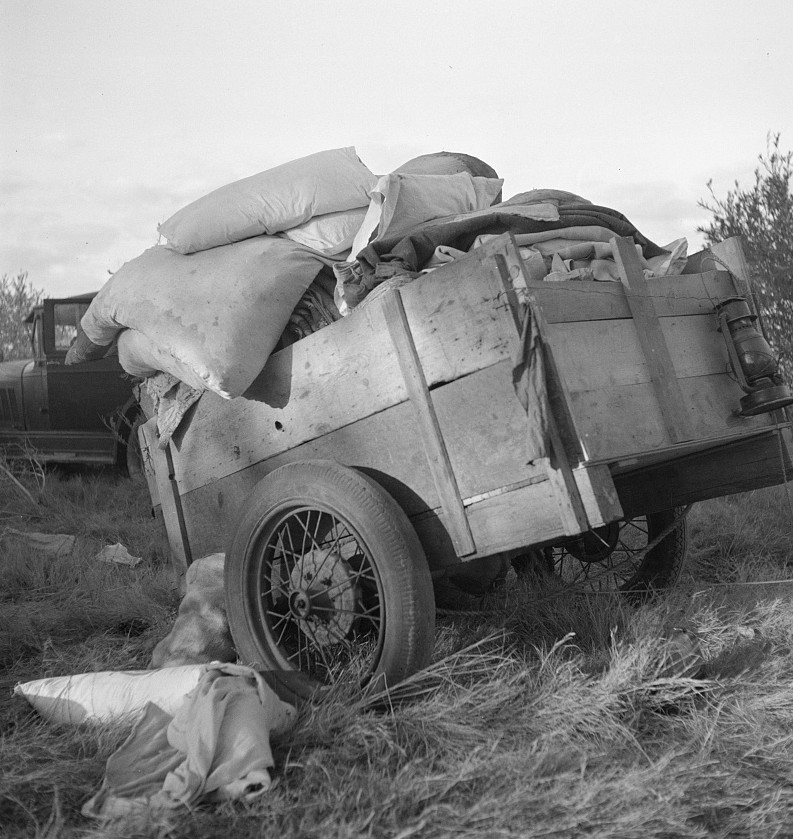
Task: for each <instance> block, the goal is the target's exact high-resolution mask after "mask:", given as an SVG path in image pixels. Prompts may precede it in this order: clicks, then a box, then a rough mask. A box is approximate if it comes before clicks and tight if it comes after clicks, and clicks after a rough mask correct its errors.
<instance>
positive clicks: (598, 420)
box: [572, 373, 773, 462]
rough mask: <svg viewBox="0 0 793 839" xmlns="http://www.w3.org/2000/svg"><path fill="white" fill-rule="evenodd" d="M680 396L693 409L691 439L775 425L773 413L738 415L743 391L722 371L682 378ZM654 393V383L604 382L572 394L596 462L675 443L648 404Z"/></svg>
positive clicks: (709, 437) (574, 409)
mask: <svg viewBox="0 0 793 839" xmlns="http://www.w3.org/2000/svg"><path fill="white" fill-rule="evenodd" d="M678 384H679V388H680V394H681V396H680V398H681V399H682V400H684V401H685V404H686V405H687V406H688V407H689V409H690V412H691V426H692V429H691V431H692V439H694V440H709V439H714V438H718V437H719V436H723V435H724V434H725V433H726V432H728V431H734V432H736V433H737V432H739V431H740V430H741V429H750V430H751V429H755V428H762V427H764V426H765V427H767V426H769V425H770V424H772V422H773V421H772V420H771V419H770V418H769V416H768V415H765V416H763V415H760V416H756V417H736V416H735V415H734V413H733V410H734V408H736V407H737V406H738V400H739V399H740V397H741V396H742V395H743V391H742V390H741V389H740V388H739V387H738V385H737V384H735V382H733V381H731V380H730V378H729V377H728V376H726V375H725V374H723V373H716V374H711V375H709V376H695V377H691V378H688V379H680V380H679V383H678ZM654 398H655V389H654V387H653V385H652V383H649V382H643V383H641V384H636V385H620V386H617V387H601V388H599V389H597V390H590V391H579V392H576V393H573V394H572V401H573V413H574V414H575V416H576V418H577V421H578V423H579V428H580V429H581V432H582V434H583V437H584V443H585V445H586V447H587V450H588V451H589V453H590V456H591V458H592V460H593V461H596V462H597V461H612V460H620V459H623V458H625V457H628V456H629V455H633V454H635V455H639V454H641V453H642V452H648V453H651V452H653V451H654V450H655V451H658V450H664V449H669V448H672V447H671V446H670V444H669V437H668V434H667V431H666V425H665V423H664V421H663V418H662V417H661V416H660V414H659V412H658V411H656V410H653V409H650V408H648V405H652V404H653V402H654Z"/></svg>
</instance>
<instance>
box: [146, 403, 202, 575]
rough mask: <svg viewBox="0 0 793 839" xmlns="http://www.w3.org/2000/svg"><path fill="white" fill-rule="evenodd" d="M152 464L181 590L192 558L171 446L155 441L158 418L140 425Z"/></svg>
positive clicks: (172, 559) (174, 568)
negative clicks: (160, 445)
mask: <svg viewBox="0 0 793 839" xmlns="http://www.w3.org/2000/svg"><path fill="white" fill-rule="evenodd" d="M142 428H143V430H144V435H145V438H146V444H147V448H148V452H149V455H150V456H151V463H152V466H153V468H154V475H155V480H156V482H157V496H158V500H159V502H160V505H161V509H162V515H163V519H164V521H165V529H166V532H167V534H168V545H169V547H170V549H171V564H172V566H173V570H174V575H175V577H176V580H177V583H178V585H179V588H180V590H181V589H183V587H184V576H185V574H186V573H187V568H188V566H189V565H190V563H191V562H192V561H193V556H192V551H191V548H190V541H189V538H188V535H187V527H186V523H185V518H184V511H183V508H182V501H181V498H180V493H179V489H178V486H177V483H176V480H175V478H174V472H173V461H172V459H171V451H170V445H169V446H167V447H166V448H165V449H161V448H160V447H159V445H157V441H156V428H157V419H156V418H153V419H150V420H148V421H147V422H146V423H144V425H143V426H142Z"/></svg>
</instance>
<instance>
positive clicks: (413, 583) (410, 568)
mask: <svg viewBox="0 0 793 839" xmlns="http://www.w3.org/2000/svg"><path fill="white" fill-rule="evenodd" d="M225 574H226V607H227V613H228V618H229V626H230V628H231V634H232V637H233V639H234V643H235V646H236V649H237V655H238V657H239V659H240V660H241V661H242V662H244V663H246V664H251V665H253V666H255V667H258V668H260V669H262V670H264V671H270V672H269V673H267V674H266V675H267V678H268V680H269V681H270V683H271V684H272V686H273V687H274V688H275V690H276V691H277V692H278V693H279V695H281V697H282V698H284V699H287V700H294V699H295V698H308V697H310V696H312V695H313V694H315V692H317V691H318V690H321V689H322V688H323V687H327V686H329V685H331V684H333V683H334V682H335V681H337V680H339V679H340V678H357V679H358V680H359V681H360V683H361V684H362V685H363V684H366V683H369V682H372V681H373V680H376V679H380V678H382V679H383V680H384V681H386V682H387V683H388V684H393V683H395V682H398V681H400V680H401V679H404V678H405V677H406V676H408V675H410V674H411V673H413V672H415V671H416V670H419V669H420V668H422V667H424V666H426V665H427V664H428V663H429V661H430V658H431V655H432V649H433V644H434V627H435V601H434V597H433V592H432V579H431V577H430V572H429V566H428V565H427V561H426V558H425V556H424V551H423V549H422V547H421V544H420V542H419V540H418V537H417V536H416V533H415V531H414V530H413V528H412V526H411V524H410V522H409V521H408V519H407V516H406V515H405V513H404V512H403V511H402V509H401V508H400V507H399V505H398V504H397V503H396V501H394V499H393V498H391V496H390V495H388V494H387V493H386V492H385V490H383V489H382V488H381V487H380V486H379V485H378V484H377V483H375V482H374V481H372V480H371V479H370V478H368V477H366V476H365V475H363V474H361V473H360V472H358V471H356V470H354V469H351V468H348V467H345V466H341V465H339V464H337V463H335V462H333V461H323V460H314V461H299V462H296V463H291V464H288V465H286V466H282V467H280V468H279V469H276V470H275V471H274V472H272V473H271V474H270V475H268V476H267V477H266V478H265V479H264V480H263V481H261V482H260V483H259V484H258V485H257V487H256V488H255V490H254V491H253V494H252V495H251V497H250V498H249V499H248V501H247V502H246V504H245V506H244V508H243V509H242V512H241V515H240V517H239V520H238V522H237V526H236V529H235V532H234V536H233V539H232V542H231V546H230V548H229V550H228V553H227V555H226V569H225Z"/></svg>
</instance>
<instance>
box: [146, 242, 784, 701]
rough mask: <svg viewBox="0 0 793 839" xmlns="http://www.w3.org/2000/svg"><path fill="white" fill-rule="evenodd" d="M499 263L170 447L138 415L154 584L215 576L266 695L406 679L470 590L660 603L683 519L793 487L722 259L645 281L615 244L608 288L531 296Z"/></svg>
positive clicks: (413, 303) (447, 269)
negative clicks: (497, 583)
mask: <svg viewBox="0 0 793 839" xmlns="http://www.w3.org/2000/svg"><path fill="white" fill-rule="evenodd" d="M519 239H520V237H519V236H518V237H516V238H513V237H512V235H511V234H504V235H503V236H500V237H499V238H497V239H495V240H494V241H492V242H490V243H488V244H485V245H483V246H481V247H479V248H476V249H474V250H473V251H472V252H471V253H470V254H469V255H468V256H467V257H465V258H462V259H459V260H457V261H455V262H453V263H451V264H449V265H446V266H444V267H441V268H438V269H437V270H435V271H434V272H432V273H430V274H428V275H426V276H423V277H421V278H419V279H416V280H415V281H413V282H411V283H409V284H407V285H404V286H402V287H401V288H396V289H392V290H390V291H389V292H388V293H387V294H383V295H382V296H380V297H379V299H373V300H372V301H371V304H370V305H363V306H361V307H359V309H356V310H354V311H353V312H352V313H351V314H350V315H349V316H348V317H346V318H344V319H343V320H341V321H339V322H337V323H334V324H332V325H331V326H328V327H326V328H324V329H321V330H320V331H318V332H315V333H314V334H312V335H309V336H308V337H305V338H303V339H302V340H300V341H298V342H297V343H295V344H292V345H291V346H288V347H286V348H284V349H282V350H280V351H278V352H276V353H274V354H273V355H272V356H271V357H270V358H269V360H268V361H267V363H266V365H265V367H264V369H263V371H262V373H261V374H260V376H259V377H258V378H257V380H256V381H255V382H254V384H253V385H252V387H251V388H249V390H248V391H247V392H246V393H245V395H244V396H243V397H240V398H237V399H232V400H230V401H227V400H223V399H221V398H219V397H217V396H215V395H213V394H211V393H205V394H204V395H203V396H202V398H201V399H200V400H199V402H198V403H197V404H196V405H195V406H193V407H192V408H191V409H190V412H189V413H188V415H187V416H186V417H185V419H184V420H183V422H182V425H181V427H180V428H179V429H178V430H177V432H176V433H175V434H174V436H173V437H172V439H170V441H168V442H165V441H160V440H158V437H157V418H156V416H154V415H153V414H152V412H151V407H150V406H149V407H148V408H146V410H147V412H148V415H149V417H150V419H149V420H148V421H147V422H146V423H145V424H144V425H143V426H142V428H141V440H142V447H143V449H144V460H145V461H146V463H147V468H146V474H147V478H148V480H149V486H150V491H151V493H152V498H153V500H154V502H155V505H157V506H159V507H161V509H162V512H163V515H164V519H165V523H166V526H167V532H168V537H169V541H170V545H171V551H172V555H173V558H174V562H175V564H176V566H177V568H178V569H180V570H181V571H182V572H184V570H185V569H186V567H187V566H188V565H189V563H190V562H191V561H192V559H193V558H198V557H201V556H204V555H207V554H211V553H215V552H221V551H222V552H225V553H226V596H227V609H228V615H229V621H230V627H231V631H232V634H233V637H234V640H235V644H236V648H237V652H238V655H239V657H240V659H241V660H242V661H244V662H246V663H251V664H254V665H256V666H258V667H259V668H261V669H262V670H264V671H267V672H268V673H269V676H268V678H270V679H271V680H272V683H273V684H274V685H275V686H276V688H277V689H278V690H279V691H280V692H281V693H282V694H283V695H285V696H290V697H294V696H309V695H311V694H312V693H313V692H314V691H316V690H318V689H321V688H322V687H323V686H324V685H327V684H329V683H331V682H333V680H335V679H337V678H342V677H343V678H350V677H351V676H350V674H351V673H354V674H355V675H354V678H359V679H360V680H361V681H362V682H367V681H368V682H370V683H371V682H373V681H374V682H378V681H380V680H387V681H389V682H390V683H393V682H395V681H398V680H400V679H402V678H404V677H406V676H407V675H408V674H410V673H412V672H414V671H415V670H416V669H418V668H421V667H422V666H424V665H425V664H427V662H428V661H429V660H430V656H431V653H432V649H433V639H434V620H435V612H436V597H441V596H444V587H445V585H446V583H447V582H448V581H449V580H452V579H453V578H454V577H455V575H463V576H464V574H463V572H464V571H465V570H466V569H467V568H470V569H475V568H483V569H491V570H492V569H497V568H498V567H503V562H504V560H505V559H506V560H508V561H512V562H514V563H515V565H516V567H518V568H520V567H521V566H522V565H525V563H526V562H527V561H528V562H530V563H535V564H536V563H539V564H540V566H541V567H544V568H545V569H546V570H547V571H548V572H551V573H556V574H559V575H560V576H562V577H563V578H564V579H565V580H566V581H567V582H568V583H570V584H572V585H575V586H580V587H582V588H583V587H600V588H603V587H605V588H607V589H614V590H622V591H625V592H628V593H630V594H632V595H636V594H639V595H641V594H642V593H646V592H649V591H652V590H654V589H661V588H664V587H666V586H669V585H671V584H672V583H674V582H675V580H676V578H677V575H678V574H679V571H680V567H681V565H682V562H683V560H684V557H685V544H686V542H685V516H684V513H685V510H686V508H687V506H688V505H690V504H691V503H692V502H696V501H699V500H701V499H707V498H713V497H716V496H722V495H728V494H730V493H738V492H742V491H746V490H751V489H754V488H759V487H765V486H769V485H773V484H779V483H782V482H783V481H786V480H788V479H789V477H790V476H791V474H792V472H793V465H792V463H791V452H792V450H793V435H792V434H791V421H790V416H789V415H788V414H787V413H786V411H787V407H786V406H787V405H788V404H790V402H791V401H793V398H791V395H790V391H789V390H788V389H787V388H786V386H785V385H784V384H783V383H782V382H781V381H780V379H779V376H778V374H777V372H776V369H775V366H774V360H773V358H772V357H770V355H769V349H768V347H767V344H765V341H764V339H763V336H762V334H761V332H760V330H759V327H758V322H757V315H756V314H755V312H754V311H753V309H752V308H751V289H750V288H749V287H748V285H747V281H748V276H747V272H746V271H745V270H744V264H743V262H742V259H741V254H740V250H739V248H738V245H737V243H736V242H731V243H726V244H725V245H724V248H723V249H721V250H718V249H714V250H716V251H717V253H707V254H697V255H695V256H694V257H691V258H690V259H689V261H688V264H687V266H686V268H685V270H684V271H683V272H682V273H681V274H679V275H675V276H666V277H661V278H654V279H647V278H646V277H645V275H644V273H643V271H642V268H641V266H640V264H639V261H638V258H637V256H636V250H635V248H634V243H633V241H632V240H630V239H627V238H620V237H615V238H614V239H613V240H612V242H611V247H612V250H613V253H614V257H615V261H616V263H617V265H618V267H619V275H620V279H621V282H619V281H618V282H594V281H589V280H577V281H568V282H536V281H532V280H531V279H530V278H529V275H528V273H527V271H526V270H525V265H524V262H523V260H522V257H521V253H520V249H519V241H518V240H519ZM766 356H768V357H766ZM144 407H145V405H144Z"/></svg>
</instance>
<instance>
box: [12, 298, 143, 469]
mask: <svg viewBox="0 0 793 839" xmlns="http://www.w3.org/2000/svg"><path fill="white" fill-rule="evenodd" d="M95 295H96V292H92V293H89V294H81V295H76V296H73V297H66V298H61V299H47V300H44V301H43V302H42V303H41V304H40V305H38V306H35V307H34V308H33V309H32V310H31V311H30V313H29V314H28V316H27V317H26V318H25V323H26V324H27V326H28V329H29V332H30V344H31V354H32V358H28V359H22V360H15V361H5V362H2V363H0V451H3V452H4V453H5V456H6V457H9V458H23V457H34V458H35V459H36V460H37V461H39V462H40V463H60V464H81V465H99V464H106V465H110V466H113V467H116V468H117V469H118V470H119V471H120V472H122V473H129V472H130V471H133V472H139V471H140V460H139V449H138V447H137V434H136V433H133V432H134V429H135V424H136V421H137V420H138V418H139V408H138V404H137V401H136V400H135V398H134V395H133V387H134V384H135V382H134V381H133V380H132V379H131V377H130V376H129V375H127V374H126V373H125V372H124V370H123V369H122V368H121V365H120V364H119V363H118V356H117V354H116V353H114V352H113V351H112V349H111V351H110V352H109V353H108V355H107V356H106V357H105V358H103V359H100V360H99V361H95V362H91V363H84V364H77V365H74V366H69V367H67V366H65V365H64V360H65V358H66V353H67V351H68V349H69V346H70V344H71V342H72V341H73V340H74V338H75V337H76V335H77V328H78V324H79V323H80V318H82V316H83V314H85V311H86V310H87V308H88V306H89V304H90V302H91V300H92V299H93V298H94V297H95Z"/></svg>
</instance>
